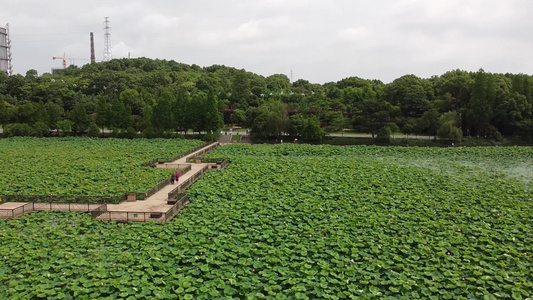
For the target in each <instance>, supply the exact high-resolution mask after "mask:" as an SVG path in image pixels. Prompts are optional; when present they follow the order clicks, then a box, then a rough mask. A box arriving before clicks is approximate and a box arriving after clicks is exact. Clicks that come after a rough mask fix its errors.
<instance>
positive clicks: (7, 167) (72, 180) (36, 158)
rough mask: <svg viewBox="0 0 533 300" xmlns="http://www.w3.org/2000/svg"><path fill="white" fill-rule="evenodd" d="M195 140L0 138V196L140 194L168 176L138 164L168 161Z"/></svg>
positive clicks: (163, 171) (162, 171) (192, 146)
mask: <svg viewBox="0 0 533 300" xmlns="http://www.w3.org/2000/svg"><path fill="white" fill-rule="evenodd" d="M29 130H30V131H31V128H30V129H29ZM200 144H202V142H201V141H198V140H178V139H169V140H160V139H156V140H144V139H135V140H117V139H89V138H81V139H80V138H54V139H29V138H12V139H2V140H0V157H2V164H1V165H0V174H2V176H0V195H3V194H25V195H50V194H51V195H104V196H107V195H111V196H112V195H119V194H123V193H125V192H143V191H146V190H148V189H149V188H151V187H153V186H154V185H156V184H157V183H159V182H161V181H162V180H164V179H166V178H168V170H164V169H154V168H148V167H143V166H142V163H144V162H147V161H150V160H152V159H154V158H163V159H164V160H167V161H168V160H171V159H173V158H174V157H175V156H177V155H179V154H181V153H184V152H186V151H187V150H190V149H193V148H195V147H197V146H199V145H200Z"/></svg>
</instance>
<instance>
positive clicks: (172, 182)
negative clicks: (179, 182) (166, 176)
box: [170, 174, 176, 184]
mask: <svg viewBox="0 0 533 300" xmlns="http://www.w3.org/2000/svg"><path fill="white" fill-rule="evenodd" d="M174 181H176V174H172V175H171V176H170V184H174Z"/></svg>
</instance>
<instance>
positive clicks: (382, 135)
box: [376, 126, 392, 144]
mask: <svg viewBox="0 0 533 300" xmlns="http://www.w3.org/2000/svg"><path fill="white" fill-rule="evenodd" d="M391 140H392V131H391V129H390V127H389V126H384V127H383V128H381V129H380V130H379V131H378V134H377V136H376V142H378V143H386V144H389V143H390V142H391Z"/></svg>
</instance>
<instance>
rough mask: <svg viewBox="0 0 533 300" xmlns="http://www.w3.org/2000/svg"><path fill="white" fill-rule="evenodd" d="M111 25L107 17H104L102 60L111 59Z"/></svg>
mask: <svg viewBox="0 0 533 300" xmlns="http://www.w3.org/2000/svg"><path fill="white" fill-rule="evenodd" d="M110 31H111V27H110V26H109V17H105V21H104V59H103V61H110V60H111V33H110Z"/></svg>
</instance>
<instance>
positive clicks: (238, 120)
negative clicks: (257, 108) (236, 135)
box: [231, 108, 246, 126]
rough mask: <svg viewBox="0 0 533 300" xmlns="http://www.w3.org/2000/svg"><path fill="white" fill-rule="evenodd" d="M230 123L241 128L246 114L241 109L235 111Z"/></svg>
mask: <svg viewBox="0 0 533 300" xmlns="http://www.w3.org/2000/svg"><path fill="white" fill-rule="evenodd" d="M231 122H232V123H233V124H235V125H239V126H242V125H244V124H245V122H246V113H245V112H244V110H242V109H238V108H237V109H235V110H234V111H233V113H232V114H231Z"/></svg>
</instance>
